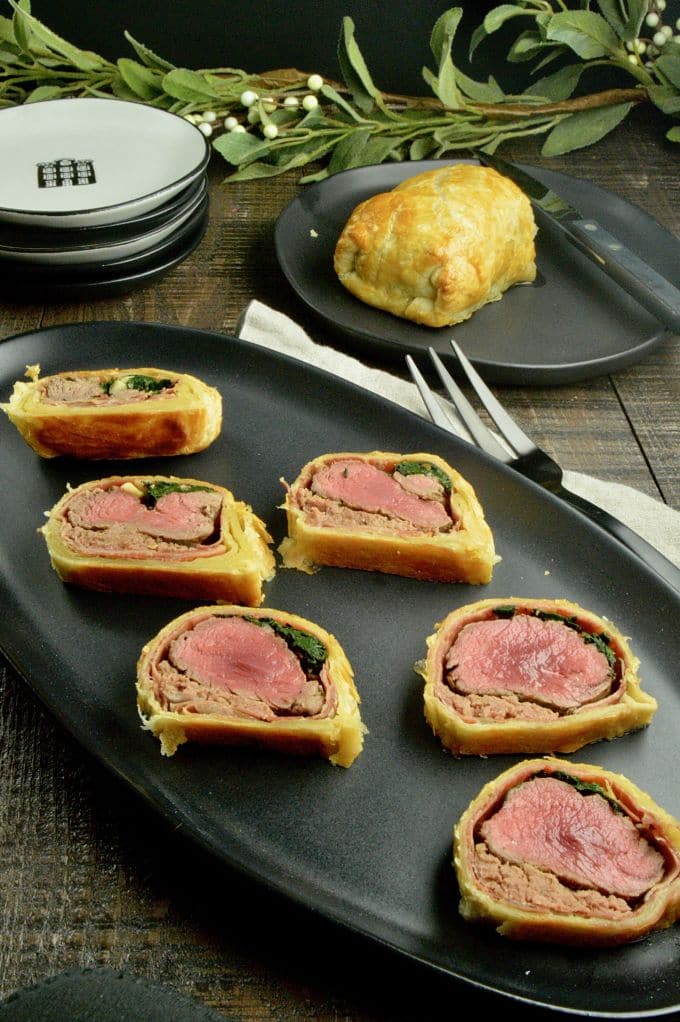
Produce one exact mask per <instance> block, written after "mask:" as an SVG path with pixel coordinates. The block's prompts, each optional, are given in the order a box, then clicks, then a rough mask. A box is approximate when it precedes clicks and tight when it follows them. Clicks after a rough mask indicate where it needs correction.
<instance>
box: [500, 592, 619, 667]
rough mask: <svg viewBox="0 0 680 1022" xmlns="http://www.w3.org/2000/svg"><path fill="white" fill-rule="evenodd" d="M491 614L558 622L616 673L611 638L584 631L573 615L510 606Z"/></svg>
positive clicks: (502, 616) (604, 634)
mask: <svg viewBox="0 0 680 1022" xmlns="http://www.w3.org/2000/svg"><path fill="white" fill-rule="evenodd" d="M493 612H494V614H495V615H496V617H501V618H510V617H514V616H515V614H517V613H525V614H526V613H528V614H529V616H530V617H537V618H539V619H540V620H541V621H559V622H560V624H563V625H566V627H567V628H573V630H574V631H575V632H578V634H579V635H580V637H581V638H582V639H583V641H584V642H592V643H593V645H594V646H595V647H596V648H597V649H598V650H599V651H600V653H602V654H603V655H604V656H605V657H606V658H607V663H608V664H609V668H610V670H611V671H612V673H615V671H616V665H617V661H618V658H617V656H616V653H615V652H614V650H613V649H612V647H611V641H612V640H611V636H609V635H607V633H606V632H598V633H597V634H594V633H593V632H588V631H586V629H585V628H583V626H582V625H581V624H580V623H579V621H578V618H576V617H574V616H573V615H567V614H554V613H552V612H551V611H547V610H539V609H529V608H526V607H525V608H522V607H521V606H518V607H515V606H513V605H512V604H510V605H507V606H506V605H503V606H499V607H494V608H493Z"/></svg>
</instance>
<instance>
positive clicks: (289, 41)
mask: <svg viewBox="0 0 680 1022" xmlns="http://www.w3.org/2000/svg"><path fill="white" fill-rule="evenodd" d="M451 6H453V3H446V2H443V3H442V2H435V0H326V2H324V0H269V2H265V3H263V2H259V3H257V2H256V3H248V2H247V0H246V2H235V0H140V2H137V3H132V2H129V0H112V2H111V0H109V2H102V0H90V2H87V0H65V2H60V3H55V2H54V0H33V4H32V11H33V14H35V16H36V17H38V18H40V20H41V21H43V22H44V23H45V24H46V25H48V26H49V27H50V28H51V29H53V30H54V31H55V32H58V33H59V34H60V35H62V36H64V37H65V38H66V39H68V40H69V42H72V43H74V44H75V45H77V46H80V47H82V48H84V49H91V50H95V51H96V52H98V53H100V54H101V55H102V56H104V57H107V58H108V59H109V60H115V59H116V58H118V57H122V56H134V54H133V52H132V51H131V49H130V47H129V45H128V43H127V41H126V39H125V38H124V35H123V33H124V31H125V30H126V29H127V31H129V32H130V33H131V34H132V35H133V36H134V37H135V38H136V39H138V40H139V41H140V42H143V43H145V44H146V45H147V46H149V47H150V48H151V49H152V50H154V51H155V52H157V53H158V54H159V55H160V56H163V57H165V58H166V59H167V60H170V61H171V62H172V63H175V64H178V65H181V66H183V67H191V68H206V67H237V68H243V69H244V70H246V71H249V72H252V73H255V72H260V71H265V70H272V69H274V68H280V67H297V68H299V69H300V70H303V71H318V72H320V73H322V74H326V75H329V76H330V77H332V78H336V79H337V78H339V77H340V71H339V67H338V63H337V57H336V50H337V43H338V38H339V36H340V28H341V23H342V18H343V16H344V15H349V16H350V17H351V18H352V19H353V20H354V23H355V28H356V38H357V41H358V43H359V46H360V48H361V51H362V53H363V55H364V58H365V60H366V63H367V64H368V67H369V69H370V71H371V74H372V76H373V79H374V81H375V83H376V85H377V86H378V87H379V88H381V89H383V90H384V91H390V92H400V93H407V94H415V95H420V94H422V95H429V94H430V90H429V87H428V86H427V85H426V84H425V83H424V81H423V79H422V74H421V69H422V67H423V65H425V64H427V65H428V66H429V67H431V68H434V61H433V58H432V55H431V52H430V47H429V40H430V33H431V31H432V28H433V26H434V23H435V22H436V20H437V18H438V17H439V16H440V15H441V14H443V12H444V11H446V10H447V9H448V8H449V7H451ZM458 6H462V7H463V8H464V14H463V19H462V22H461V25H460V28H459V31H458V34H457V37H456V41H455V47H454V54H455V57H456V60H457V61H458V62H459V63H460V64H461V66H463V67H465V66H466V62H465V55H466V53H467V43H468V40H469V37H470V34H471V33H472V32H473V31H474V29H475V28H476V27H477V25H479V23H480V22H481V21H482V19H483V17H484V14H485V13H486V11H488V10H490V9H491V8H492V7H494V6H496V4H495V3H492V2H488V0H480V2H475V0H464V2H463V3H459V4H458ZM4 8H7V10H4ZM0 11H2V13H6V14H9V13H10V10H9V5H8V4H7V3H6V0H0ZM527 26H528V22H527ZM519 30H520V29H519V28H518V22H516V21H515V22H514V25H513V26H512V31H511V32H510V33H509V35H506V36H505V38H510V39H512V38H514V37H515V36H516V35H517V34H518V33H519ZM503 35H504V33H503V32H501V33H499V34H498V38H497V37H496V36H492V37H491V39H489V40H487V41H486V42H485V43H483V44H482V45H481V46H480V48H479V50H478V51H477V55H476V57H475V69H476V74H477V76H478V77H486V74H487V73H488V70H489V69H490V68H491V67H492V66H493V67H494V71H495V72H496V71H498V60H497V57H496V58H495V60H494V56H493V54H494V51H496V52H497V53H500V54H504V53H505V52H506V51H507V46H505V45H504V39H503ZM494 64H495V66H494ZM509 70H512V69H509ZM482 72H484V73H483V74H482ZM520 73H521V74H523V73H524V69H523V68H521V66H520ZM501 77H502V75H501ZM502 84H504V83H503V82H502Z"/></svg>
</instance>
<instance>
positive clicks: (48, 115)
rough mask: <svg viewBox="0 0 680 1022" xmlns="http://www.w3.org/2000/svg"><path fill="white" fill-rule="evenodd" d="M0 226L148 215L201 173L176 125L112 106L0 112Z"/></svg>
mask: <svg viewBox="0 0 680 1022" xmlns="http://www.w3.org/2000/svg"><path fill="white" fill-rule="evenodd" d="M0 150H1V151H2V153H3V159H2V161H0V221H5V222H7V223H17V224H22V223H23V224H31V225H43V226H52V227H80V226H87V225H91V224H92V225H94V224H111V223H118V222H120V221H122V220H127V219H130V218H131V217H133V216H138V215H140V214H142V213H145V212H147V211H149V210H151V209H155V208H156V207H157V206H160V205H161V204H162V203H164V202H167V201H168V200H169V199H170V198H172V196H173V195H176V194H177V193H178V192H180V191H181V190H182V189H183V188H186V187H187V185H189V184H190V183H191V182H192V181H193V180H195V179H196V178H197V177H198V175H199V174H201V173H202V172H203V171H204V170H205V167H206V166H207V163H208V159H209V157H210V147H209V145H208V142H207V140H206V138H205V136H204V135H203V134H202V133H201V132H200V131H198V129H197V128H196V127H195V126H194V125H193V124H190V123H189V121H187V120H185V119H184V118H183V117H178V116H177V115H175V114H171V113H169V112H168V111H166V110H158V109H156V108H155V107H150V106H145V105H144V104H142V103H130V102H125V101H124V100H116V99H95V98H83V99H57V100H47V101H45V102H42V103H29V104H26V105H24V106H17V107H9V108H6V109H4V110H0Z"/></svg>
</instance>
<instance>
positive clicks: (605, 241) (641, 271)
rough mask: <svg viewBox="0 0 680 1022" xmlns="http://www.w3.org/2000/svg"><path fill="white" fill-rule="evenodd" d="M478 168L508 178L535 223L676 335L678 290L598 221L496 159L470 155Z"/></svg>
mask: <svg viewBox="0 0 680 1022" xmlns="http://www.w3.org/2000/svg"><path fill="white" fill-rule="evenodd" d="M475 156H476V158H477V159H478V160H479V162H480V163H484V164H485V165H486V166H487V167H492V168H493V169H494V170H497V171H498V173H499V174H503V175H504V176H505V177H509V178H510V179H511V180H512V181H514V182H515V184H516V185H517V186H518V187H519V188H521V189H522V191H523V192H524V193H525V195H526V196H527V197H528V198H529V200H530V201H531V205H532V206H533V208H534V211H535V212H536V213H537V214H538V216H537V219H538V220H539V222H541V221H543V222H544V223H549V224H552V225H553V226H554V227H556V228H557V229H558V230H559V231H560V232H561V234H562V235H563V237H564V238H565V239H566V240H567V241H568V242H570V244H572V245H574V246H575V247H576V248H578V249H579V251H580V252H582V253H583V254H584V255H585V256H587V257H588V258H589V259H590V260H592V262H594V263H595V264H596V265H597V266H598V267H599V268H600V269H601V270H602V272H603V273H606V274H607V276H609V277H611V279H612V280H614V281H616V283H617V284H618V285H619V286H620V287H622V288H623V289H624V291H626V292H627V293H628V294H629V295H630V296H631V298H634V299H635V300H636V301H637V302H638V303H639V304H640V305H642V306H643V308H645V309H647V311H648V312H651V314H652V315H653V316H654V317H655V318H656V319H658V320H659V322H660V323H662V324H663V325H664V326H665V327H666V329H667V330H671V331H672V332H673V333H676V334H677V333H680V289H678V288H677V287H675V285H674V284H672V283H671V281H670V280H667V279H666V277H663V276H662V275H661V274H660V273H657V272H656V270H654V269H652V267H651V266H649V264H648V263H646V262H644V260H643V259H641V258H640V257H639V256H637V255H636V254H635V253H634V252H632V251H631V250H630V249H629V248H628V247H627V246H626V245H624V244H623V242H622V241H619V239H618V238H616V237H614V235H613V234H610V233H609V231H607V230H605V228H604V227H602V225H601V224H600V223H598V222H597V220H595V219H593V218H592V217H584V216H583V215H582V214H581V213H580V212H579V210H578V209H576V207H575V206H572V205H571V203H569V202H567V201H566V199H563V198H562V196H560V195H558V194H557V193H556V192H555V191H553V190H552V189H551V188H549V187H548V186H547V185H545V184H543V183H542V182H541V181H539V180H538V179H537V178H535V177H533V176H532V175H531V174H529V173H527V172H526V171H525V170H524V169H523V168H521V167H517V166H516V165H515V164H513V163H508V161H507V160H503V159H501V158H500V157H498V156H495V155H494V156H491V155H489V154H488V153H483V152H478V151H475Z"/></svg>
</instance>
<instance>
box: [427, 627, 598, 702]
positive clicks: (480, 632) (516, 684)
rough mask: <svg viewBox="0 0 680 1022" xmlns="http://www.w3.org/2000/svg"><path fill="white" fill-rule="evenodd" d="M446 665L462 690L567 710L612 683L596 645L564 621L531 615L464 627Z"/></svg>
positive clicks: (453, 682) (454, 684)
mask: <svg viewBox="0 0 680 1022" xmlns="http://www.w3.org/2000/svg"><path fill="white" fill-rule="evenodd" d="M446 668H447V671H448V674H447V680H448V682H449V684H450V685H451V687H452V688H454V689H456V690H458V691H459V692H463V693H467V694H471V693H476V694H493V695H503V694H507V693H514V694H516V695H519V696H521V697H525V698H527V699H531V700H533V701H535V702H537V703H541V704H543V705H546V706H554V707H556V708H558V709H562V710H566V709H573V708H575V707H578V706H582V705H583V704H584V703H589V702H592V701H593V700H595V699H600V698H601V697H602V696H604V695H606V693H607V692H608V691H609V689H610V687H611V684H612V672H611V668H610V665H609V661H608V660H607V658H606V656H605V655H604V653H602V652H601V651H600V650H599V649H598V648H597V647H596V646H595V645H594V644H593V643H587V642H584V640H583V638H582V637H581V635H580V634H579V633H578V632H577V631H575V630H574V629H573V628H569V627H568V626H566V625H565V624H562V623H560V622H559V621H542V620H540V619H539V618H537V617H531V616H530V615H529V614H515V615H514V616H513V617H511V618H509V619H507V620H506V619H503V618H497V619H494V620H490V621H475V622H472V623H471V624H468V625H465V627H464V628H462V629H461V631H460V632H459V634H458V636H457V637H456V640H455V642H454V643H453V645H452V646H451V648H450V650H449V651H448V653H447V656H446Z"/></svg>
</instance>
